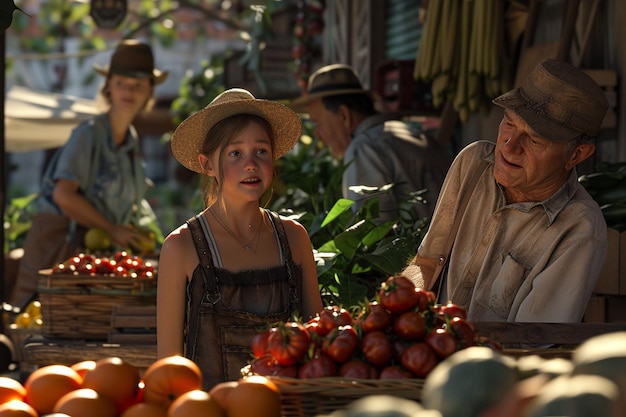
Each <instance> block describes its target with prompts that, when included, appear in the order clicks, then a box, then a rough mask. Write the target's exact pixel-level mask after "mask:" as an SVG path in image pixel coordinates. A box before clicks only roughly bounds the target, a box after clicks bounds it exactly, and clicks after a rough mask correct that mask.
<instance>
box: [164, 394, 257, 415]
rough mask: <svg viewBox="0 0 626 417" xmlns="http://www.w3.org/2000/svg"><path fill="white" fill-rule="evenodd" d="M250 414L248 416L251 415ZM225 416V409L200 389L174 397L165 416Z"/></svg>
mask: <svg viewBox="0 0 626 417" xmlns="http://www.w3.org/2000/svg"><path fill="white" fill-rule="evenodd" d="M253 415H254V414H251V415H250V416H249V417H251V416H253ZM193 416H203V417H227V414H226V411H225V410H224V409H223V408H222V407H221V406H220V405H219V403H218V402H217V400H215V399H214V398H212V397H211V396H210V395H209V393H208V392H206V391H202V390H193V391H187V392H186V393H184V394H181V395H180V396H179V397H178V398H176V399H175V400H174V401H173V402H172V405H170V407H169V408H168V410H167V417H193Z"/></svg>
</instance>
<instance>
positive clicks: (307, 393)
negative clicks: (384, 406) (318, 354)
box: [269, 377, 424, 417]
mask: <svg viewBox="0 0 626 417" xmlns="http://www.w3.org/2000/svg"><path fill="white" fill-rule="evenodd" d="M269 378H270V379H271V380H272V381H273V382H274V383H276V385H277V386H278V389H279V390H280V396H281V402H282V413H281V414H282V417H316V416H322V415H326V414H330V413H332V412H333V411H335V410H342V409H345V408H346V407H347V406H348V405H350V403H351V402H353V401H355V400H357V399H359V398H363V397H366V396H369V395H393V396H396V397H401V398H406V399H410V400H414V401H419V400H420V397H421V393H422V386H423V385H424V380H423V379H418V378H407V379H345V378H340V377H329V378H313V379H298V378H285V377H269Z"/></svg>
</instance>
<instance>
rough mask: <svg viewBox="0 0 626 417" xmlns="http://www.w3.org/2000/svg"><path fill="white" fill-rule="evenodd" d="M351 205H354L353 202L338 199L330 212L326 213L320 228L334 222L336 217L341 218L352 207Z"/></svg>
mask: <svg viewBox="0 0 626 417" xmlns="http://www.w3.org/2000/svg"><path fill="white" fill-rule="evenodd" d="M353 205H354V201H352V200H348V199H346V198H340V199H339V200H337V202H336V203H335V205H334V206H333V208H332V209H331V210H330V212H329V213H328V215H327V216H326V218H325V219H324V221H323V222H322V227H324V226H326V225H327V224H329V223H331V222H332V221H333V220H335V219H336V218H337V217H339V216H341V215H342V214H343V213H345V212H346V211H347V210H349V209H350V207H352V206H353Z"/></svg>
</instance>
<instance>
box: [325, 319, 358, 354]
mask: <svg viewBox="0 0 626 417" xmlns="http://www.w3.org/2000/svg"><path fill="white" fill-rule="evenodd" d="M358 346H359V335H358V333H357V332H356V330H355V329H354V327H352V326H350V325H346V326H341V327H338V328H336V329H334V330H333V331H331V332H330V333H329V334H328V335H326V337H325V338H324V341H323V342H322V353H324V354H325V355H328V356H329V357H330V358H331V359H332V360H334V361H335V362H337V363H343V362H345V361H347V360H348V359H350V358H351V357H352V355H353V354H354V352H355V351H356V348H357V347H358Z"/></svg>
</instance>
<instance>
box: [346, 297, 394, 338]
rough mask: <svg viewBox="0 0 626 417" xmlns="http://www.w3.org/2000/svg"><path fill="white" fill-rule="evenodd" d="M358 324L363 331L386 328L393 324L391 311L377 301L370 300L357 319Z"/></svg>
mask: <svg viewBox="0 0 626 417" xmlns="http://www.w3.org/2000/svg"><path fill="white" fill-rule="evenodd" d="M355 325H356V326H358V327H359V328H360V329H361V331H362V332H363V333H369V332H373V331H376V330H382V331H384V330H386V329H387V327H389V326H390V325H391V313H389V311H387V309H385V307H383V306H382V305H380V304H379V303H378V302H376V301H372V302H370V303H369V304H368V305H367V307H366V308H364V309H363V310H362V311H361V313H360V314H359V316H358V317H357V319H356V324H355Z"/></svg>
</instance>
